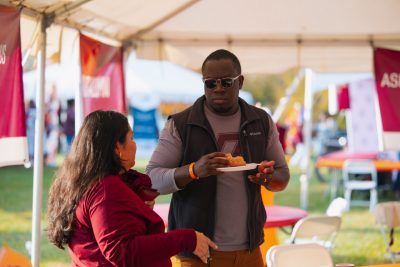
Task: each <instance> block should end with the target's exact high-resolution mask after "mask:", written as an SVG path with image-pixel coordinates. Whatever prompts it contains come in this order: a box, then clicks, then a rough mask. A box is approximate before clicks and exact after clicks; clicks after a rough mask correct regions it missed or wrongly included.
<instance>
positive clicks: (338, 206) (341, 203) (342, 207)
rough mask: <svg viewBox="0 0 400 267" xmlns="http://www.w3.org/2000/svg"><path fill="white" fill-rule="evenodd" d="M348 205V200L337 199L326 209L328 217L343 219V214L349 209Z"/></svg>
mask: <svg viewBox="0 0 400 267" xmlns="http://www.w3.org/2000/svg"><path fill="white" fill-rule="evenodd" d="M347 205H348V203H347V200H346V199H344V198H342V197H337V198H335V199H334V200H332V202H331V203H330V204H329V206H328V208H327V209H326V215H328V216H339V217H341V216H342V214H343V212H344V211H346V210H347V209H348V208H347Z"/></svg>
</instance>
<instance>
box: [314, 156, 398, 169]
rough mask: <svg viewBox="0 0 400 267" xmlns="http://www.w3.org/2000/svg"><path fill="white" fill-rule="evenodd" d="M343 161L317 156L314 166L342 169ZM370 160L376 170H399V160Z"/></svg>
mask: <svg viewBox="0 0 400 267" xmlns="http://www.w3.org/2000/svg"><path fill="white" fill-rule="evenodd" d="M344 161H345V159H329V158H319V159H317V162H316V167H317V168H332V169H342V168H343V164H344ZM372 162H373V163H374V165H375V168H376V170H377V171H393V170H400V161H394V160H383V159H373V160H372Z"/></svg>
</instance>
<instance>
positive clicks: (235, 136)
mask: <svg viewBox="0 0 400 267" xmlns="http://www.w3.org/2000/svg"><path fill="white" fill-rule="evenodd" d="M217 145H218V150H219V151H221V152H223V153H231V154H232V155H233V156H237V155H240V143H239V133H222V134H218V135H217Z"/></svg>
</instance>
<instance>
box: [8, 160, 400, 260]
mask: <svg viewBox="0 0 400 267" xmlns="http://www.w3.org/2000/svg"><path fill="white" fill-rule="evenodd" d="M146 163H147V162H146V161H138V162H137V163H136V169H137V170H139V171H143V170H144V167H145V166H146ZM54 171H55V169H52V168H45V170H44V181H43V186H44V190H43V208H42V210H43V213H42V229H45V228H46V218H45V215H46V203H47V190H48V188H49V186H50V184H51V181H52V176H53V174H54ZM32 180H33V170H32V169H25V168H23V167H3V168H0V244H4V243H7V244H8V245H10V246H11V247H12V248H13V249H15V250H17V251H19V252H21V253H23V254H25V255H27V256H28V254H27V252H26V249H25V242H26V241H27V240H30V239H31V223H32V186H33V182H32ZM299 187H300V183H299V171H298V170H292V179H291V182H290V183H289V186H288V188H287V189H286V190H285V191H284V192H280V193H277V194H275V203H276V204H281V205H288V206H294V207H298V206H299V199H300V196H299ZM328 189H329V186H328V184H324V183H320V182H318V181H316V179H314V178H312V179H311V181H310V189H309V190H310V194H309V196H310V198H309V209H308V211H309V213H310V214H321V213H324V212H325V210H326V208H327V207H328V204H329V201H330V200H329V194H328ZM339 194H341V192H340V190H339ZM379 197H380V201H384V200H393V197H392V196H391V195H390V194H388V195H386V196H382V194H380V196H379ZM169 199H170V196H169V195H166V196H160V197H158V198H157V202H158V203H165V202H168V201H169ZM267 238H268V237H267ZM279 238H280V240H282V241H283V240H285V239H287V238H288V236H287V235H286V234H284V233H283V232H280V231H279ZM395 240H396V242H395V248H396V249H397V250H400V245H399V243H400V234H399V231H397V233H396V236H395ZM384 248H385V246H384V243H383V239H382V236H381V234H380V232H379V229H378V227H377V226H376V225H375V223H374V218H373V215H372V214H370V213H369V212H368V210H367V209H364V208H358V209H356V208H352V209H351V211H350V212H348V213H345V214H344V215H343V222H342V229H341V230H340V233H339V235H338V237H337V239H336V247H335V249H334V250H333V253H332V254H333V258H334V261H335V263H340V262H351V263H354V264H356V265H365V264H374V263H375V264H376V263H389V260H385V259H383V254H384ZM40 265H41V266H45V267H50V266H51V267H58V266H63V267H64V266H65V267H66V266H70V258H69V255H68V252H67V251H62V250H59V249H57V248H56V247H55V246H53V245H51V244H50V243H49V242H48V241H47V238H46V236H45V232H44V230H42V239H41V264H40Z"/></svg>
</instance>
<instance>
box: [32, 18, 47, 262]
mask: <svg viewBox="0 0 400 267" xmlns="http://www.w3.org/2000/svg"><path fill="white" fill-rule="evenodd" d="M46 24H47V21H46V16H45V15H41V17H40V33H39V40H38V42H39V47H40V50H39V52H38V55H37V62H38V72H37V75H38V78H37V90H36V122H35V133H36V134H35V158H34V167H33V200H32V202H33V203H32V251H31V252H32V253H31V257H32V258H31V262H32V266H33V267H38V266H39V262H40V234H41V229H40V220H41V213H42V192H43V133H44V111H45V107H44V93H45V68H46V28H47V25H46Z"/></svg>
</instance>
